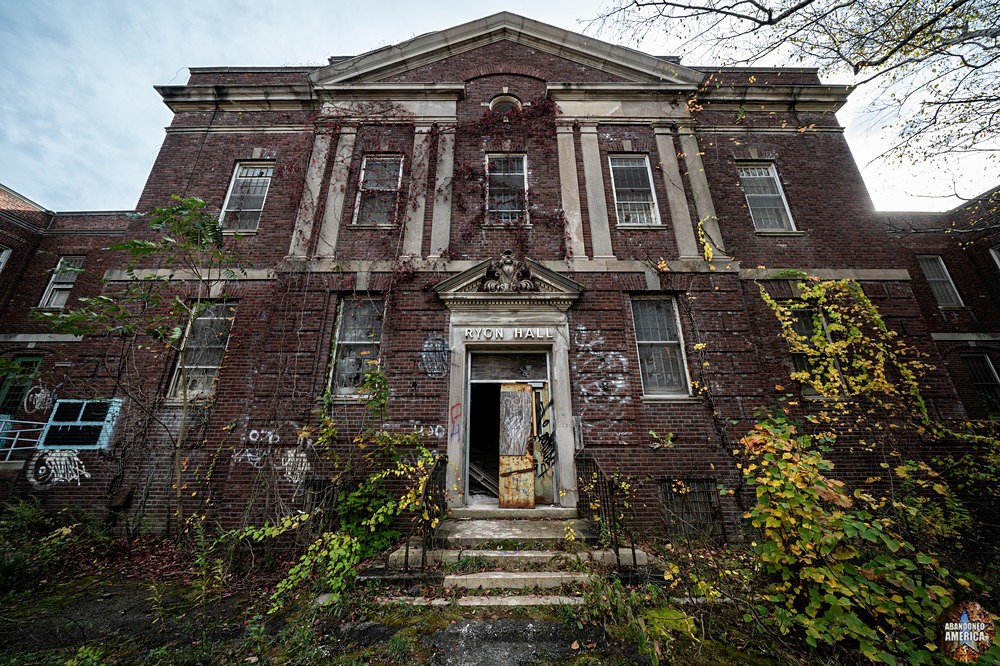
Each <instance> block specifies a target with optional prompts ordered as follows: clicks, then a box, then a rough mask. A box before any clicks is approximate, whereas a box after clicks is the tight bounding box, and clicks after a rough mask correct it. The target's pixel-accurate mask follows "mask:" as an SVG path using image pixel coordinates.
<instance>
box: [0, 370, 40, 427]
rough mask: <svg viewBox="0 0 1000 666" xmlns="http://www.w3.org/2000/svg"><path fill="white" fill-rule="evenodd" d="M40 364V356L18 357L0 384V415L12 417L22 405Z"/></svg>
mask: <svg viewBox="0 0 1000 666" xmlns="http://www.w3.org/2000/svg"><path fill="white" fill-rule="evenodd" d="M41 364H42V357H41V356H18V357H16V358H15V359H14V364H13V366H12V367H11V368H10V371H9V372H8V373H7V375H6V376H5V377H4V378H3V384H0V414H6V415H7V416H13V415H14V414H16V413H17V412H18V411H19V410H20V409H21V406H22V404H23V403H24V397H25V396H26V395H27V394H28V388H29V387H30V386H31V380H32V378H33V377H34V376H35V374H36V373H37V372H38V366H40V365H41Z"/></svg>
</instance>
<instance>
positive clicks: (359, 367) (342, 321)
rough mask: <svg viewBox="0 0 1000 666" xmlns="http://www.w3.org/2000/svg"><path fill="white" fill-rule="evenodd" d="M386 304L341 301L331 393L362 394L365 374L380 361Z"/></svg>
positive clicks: (331, 373) (367, 301) (362, 299)
mask: <svg viewBox="0 0 1000 666" xmlns="http://www.w3.org/2000/svg"><path fill="white" fill-rule="evenodd" d="M384 309H385V303H384V302H383V301H381V300H378V299H369V298H348V299H344V300H342V301H341V302H340V312H339V313H338V316H337V337H336V339H335V340H334V348H333V363H332V367H331V370H330V390H331V391H332V392H333V393H334V394H337V395H351V394H354V393H357V392H358V387H359V386H360V385H361V383H362V381H363V380H364V377H365V371H366V370H368V369H370V368H372V366H373V364H374V363H377V362H378V352H379V345H380V344H381V343H382V318H383V314H384Z"/></svg>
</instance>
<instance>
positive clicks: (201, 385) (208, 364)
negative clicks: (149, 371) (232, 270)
mask: <svg viewBox="0 0 1000 666" xmlns="http://www.w3.org/2000/svg"><path fill="white" fill-rule="evenodd" d="M235 316H236V304H235V303H212V304H210V305H209V306H208V307H206V308H205V309H204V310H203V311H202V312H201V314H200V315H199V316H198V318H197V319H195V320H194V321H192V322H191V325H190V326H189V327H188V330H187V332H186V334H185V336H184V341H183V351H182V352H181V354H180V357H179V358H178V359H177V367H176V368H175V369H174V377H173V381H172V382H171V385H170V396H171V397H173V398H183V397H185V395H186V396H187V397H188V398H191V397H195V398H198V397H205V396H208V395H211V394H212V393H213V392H214V391H215V382H216V379H217V378H218V376H219V368H221V367H222V359H223V357H225V355H226V346H227V345H228V344H229V333H230V331H231V330H232V327H233V318H234V317H235ZM185 387H186V388H187V391H186V393H185Z"/></svg>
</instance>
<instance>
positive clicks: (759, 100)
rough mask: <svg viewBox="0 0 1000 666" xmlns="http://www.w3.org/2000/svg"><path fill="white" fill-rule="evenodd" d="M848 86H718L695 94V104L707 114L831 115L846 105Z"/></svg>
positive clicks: (848, 92)
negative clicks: (783, 112)
mask: <svg viewBox="0 0 1000 666" xmlns="http://www.w3.org/2000/svg"><path fill="white" fill-rule="evenodd" d="M851 90H852V89H851V88H849V87H847V86H827V85H791V86H770V85H769V86H720V87H718V88H708V89H705V90H702V91H701V92H699V93H698V103H699V104H702V105H703V106H704V107H705V110H706V111H737V110H739V109H740V107H743V109H744V110H746V111H747V112H750V111H751V110H752V111H761V110H765V111H768V110H792V111H827V112H834V111H837V110H839V109H840V107H842V106H843V105H844V103H845V102H847V96H848V95H849V94H850V93H851Z"/></svg>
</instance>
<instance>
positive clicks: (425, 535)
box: [403, 455, 448, 572]
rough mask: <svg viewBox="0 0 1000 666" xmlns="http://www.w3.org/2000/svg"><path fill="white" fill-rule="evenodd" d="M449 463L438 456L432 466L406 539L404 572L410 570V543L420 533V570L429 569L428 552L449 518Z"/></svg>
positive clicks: (443, 457)
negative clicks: (442, 523)
mask: <svg viewBox="0 0 1000 666" xmlns="http://www.w3.org/2000/svg"><path fill="white" fill-rule="evenodd" d="M447 470H448V462H447V459H446V458H445V456H440V455H439V456H438V457H437V458H436V459H435V460H434V463H433V464H432V465H431V468H430V470H429V471H428V473H427V479H426V480H425V481H424V487H423V489H422V491H421V493H420V505H419V506H417V507H416V510H417V513H416V515H415V516H414V517H413V523H412V526H411V527H410V533H409V535H407V537H406V545H405V546H404V553H403V571H404V572H408V571H409V570H410V543H411V541H413V537H414V535H415V534H417V533H418V532H419V533H420V569H426V568H427V551H428V550H430V549H431V548H433V547H434V546H435V545H436V544H435V539H434V536H435V533H436V532H437V528H438V526H439V525H440V524H441V522H442V521H444V519H445V518H446V517H447V516H448V499H447V492H446V491H447V485H446V483H445V475H446V472H447Z"/></svg>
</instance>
